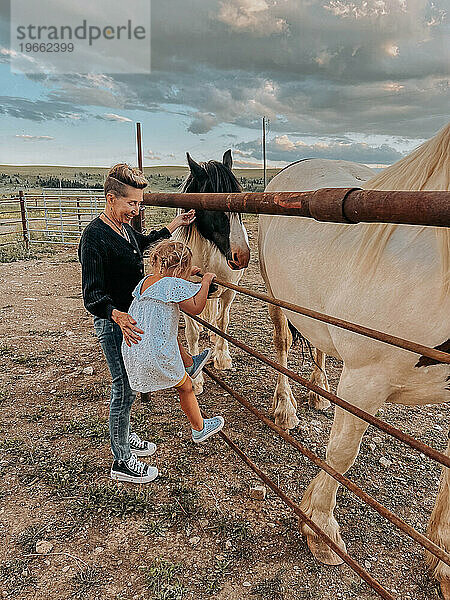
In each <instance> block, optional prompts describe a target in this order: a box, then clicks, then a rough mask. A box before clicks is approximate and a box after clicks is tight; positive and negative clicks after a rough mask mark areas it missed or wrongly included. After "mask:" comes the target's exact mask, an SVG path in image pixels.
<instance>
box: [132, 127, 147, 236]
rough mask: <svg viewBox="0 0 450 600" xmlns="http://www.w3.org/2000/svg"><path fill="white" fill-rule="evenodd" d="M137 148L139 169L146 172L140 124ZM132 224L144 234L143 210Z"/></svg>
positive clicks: (137, 134)
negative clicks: (143, 164)
mask: <svg viewBox="0 0 450 600" xmlns="http://www.w3.org/2000/svg"><path fill="white" fill-rule="evenodd" d="M136 147H137V161H138V167H139V170H140V171H142V172H144V169H143V166H142V134H141V124H140V123H136ZM131 224H132V226H133V227H134V229H136V231H139V232H142V230H143V229H144V227H145V214H144V211H143V210H141V212H140V213H139V214H138V215H137V216H136V217H134V219H133V221H132V223H131Z"/></svg>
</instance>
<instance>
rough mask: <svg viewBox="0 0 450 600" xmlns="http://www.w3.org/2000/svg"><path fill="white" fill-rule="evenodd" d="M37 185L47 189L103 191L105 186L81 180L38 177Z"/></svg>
mask: <svg viewBox="0 0 450 600" xmlns="http://www.w3.org/2000/svg"><path fill="white" fill-rule="evenodd" d="M36 185H37V186H38V187H46V188H59V187H61V188H84V189H87V188H89V189H94V190H101V189H103V184H101V183H88V182H86V181H82V180H80V179H64V178H59V177H52V176H50V177H40V176H38V177H36Z"/></svg>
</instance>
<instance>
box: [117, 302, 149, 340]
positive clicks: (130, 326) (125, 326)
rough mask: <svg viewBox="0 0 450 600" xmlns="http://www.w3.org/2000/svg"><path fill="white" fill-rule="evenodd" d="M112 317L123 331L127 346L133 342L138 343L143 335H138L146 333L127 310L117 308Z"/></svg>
mask: <svg viewBox="0 0 450 600" xmlns="http://www.w3.org/2000/svg"><path fill="white" fill-rule="evenodd" d="M111 319H112V320H113V321H114V322H115V323H117V325H118V326H119V327H120V329H121V330H122V333H123V339H124V340H125V343H126V345H127V346H129V347H130V346H131V344H132V343H133V344H137V343H138V342H139V340H140V339H141V337H140V336H139V335H138V334H139V333H144V332H143V331H142V329H139V327H136V321H135V320H134V319H133V317H132V316H130V315H129V314H128V313H126V312H121V311H120V310H117V309H116V308H115V309H114V310H113V311H112V313H111Z"/></svg>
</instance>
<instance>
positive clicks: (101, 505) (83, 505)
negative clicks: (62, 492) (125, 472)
mask: <svg viewBox="0 0 450 600" xmlns="http://www.w3.org/2000/svg"><path fill="white" fill-rule="evenodd" d="M74 507H75V508H77V509H78V510H79V511H80V512H81V513H82V514H85V515H87V514H90V515H96V514H101V516H103V517H105V516H119V517H123V516H124V515H131V514H146V513H148V512H149V511H151V510H154V503H153V493H152V490H151V489H150V488H148V487H146V488H143V489H140V488H136V487H118V486H117V485H114V484H98V485H97V484H90V485H88V486H87V487H86V488H85V489H83V493H82V494H81V495H80V496H79V497H78V498H76V500H74Z"/></svg>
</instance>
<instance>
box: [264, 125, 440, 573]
mask: <svg viewBox="0 0 450 600" xmlns="http://www.w3.org/2000/svg"><path fill="white" fill-rule="evenodd" d="M439 135H440V136H441V138H442V136H446V140H445V142H444V144H443V146H444V147H447V148H448V147H449V142H450V127H448V128H447V129H446V130H443V131H442V132H441V133H440V134H439ZM441 141H442V140H439V147H441V146H442V144H441V143H440V142H441ZM433 143H434V141H433V140H432V141H431V142H430V144H431V146H432V144H433ZM423 151H424V152H428V154H430V146H426V145H425V146H424V150H423ZM414 154H415V156H416V158H417V160H418V161H419V163H418V164H419V165H421V168H425V167H424V165H423V161H421V154H420V153H417V151H416V152H415V153H414ZM447 156H448V153H447ZM435 164H437V165H438V166H439V165H440V167H439V168H441V167H442V168H444V169H445V168H446V167H445V165H444V163H443V162H442V161H441V160H439V161H436V163H435ZM394 168H395V165H394V166H393V167H391V170H392V169H394ZM406 168H408V169H410V170H411V173H415V170H416V169H415V168H414V162H413V163H412V164H411V163H408V164H407V165H405V166H404V167H403V170H401V173H402V172H403V173H404V172H405V169H406ZM401 173H400V174H397V175H398V176H399V177H400V175H401ZM391 174H392V175H395V170H394V171H392V172H391ZM373 175H374V173H373V172H372V171H371V170H370V169H368V168H367V167H365V166H363V165H357V164H354V163H349V162H345V161H331V160H319V159H313V160H308V161H304V162H299V163H296V164H293V165H291V166H290V167H288V168H286V169H285V170H284V171H281V172H280V173H279V174H278V175H277V176H276V177H275V178H274V179H272V181H271V182H270V184H269V185H268V187H267V190H273V191H275V190H277V191H279V190H286V191H300V190H313V189H318V188H322V187H367V188H371V187H372V181H369V182H368V183H367V180H369V179H371V178H372V177H373ZM432 175H433V174H430V180H432V181H437V180H439V181H440V182H441V183H440V188H439V189H448V187H449V183H450V182H449V181H448V171H445V172H444V175H441V177H437V176H434V175H433V176H432ZM386 180H387V182H388V183H386ZM396 180H398V179H396V177H391V179H389V178H387V175H386V176H385V181H384V184H385V185H388V186H390V187H386V188H384V189H411V187H408V186H407V183H405V181H402V184H401V188H396V187H395V181H396ZM373 181H375V182H376V181H377V178H374V180H373ZM389 181H390V183H389ZM393 182H394V183H393ZM442 182H444V183H442ZM443 186H445V188H444V187H443ZM374 187H376V185H375V186H374ZM259 225H260V229H259V244H260V246H259V252H260V261H261V270H262V273H263V277H264V279H265V281H266V283H267V286H268V288H269V290H270V291H271V292H272V293H273V294H274V295H275V296H276V297H278V298H281V299H283V300H287V301H290V302H293V303H295V304H299V305H300V306H306V307H309V308H312V309H315V310H318V311H321V312H324V313H327V314H330V315H334V316H337V317H341V318H343V319H346V320H348V321H352V322H354V323H359V324H362V325H365V326H367V327H371V328H374V329H378V330H381V331H386V332H388V333H391V334H393V335H397V336H400V337H403V338H406V339H410V340H414V341H417V342H420V343H422V344H425V345H428V346H437V345H439V344H441V343H443V342H445V341H446V340H447V339H448V338H449V337H450V335H449V334H450V296H449V294H448V293H447V294H443V289H445V283H446V278H447V272H446V266H447V265H448V264H449V252H450V249H449V247H448V232H444V233H442V232H441V231H439V230H438V228H432V227H411V226H402V225H400V226H385V225H378V226H377V225H368V224H359V225H344V224H333V223H318V222H316V221H314V220H312V219H305V218H301V217H279V216H265V215H261V216H260V218H259ZM377 236H378V237H377ZM363 257H365V259H366V260H367V259H369V260H370V259H372V260H373V261H374V262H375V263H376V264H375V267H374V268H373V269H370V268H367V267H370V265H365V264H364V263H363V261H362V258H363ZM443 284H444V285H443ZM284 314H285V315H286V317H287V318H288V319H289V320H290V321H291V322H292V324H293V325H294V326H295V327H296V328H297V329H298V330H299V331H300V332H301V333H302V334H303V335H304V336H305V337H306V338H307V339H308V340H309V341H310V342H311V343H312V344H313V345H314V346H316V347H317V348H318V349H320V350H321V351H322V352H326V353H327V354H330V355H332V356H334V357H336V358H338V359H341V360H342V361H343V362H344V367H343V371H342V375H341V378H340V381H339V386H338V395H340V396H341V397H343V398H344V399H346V400H347V401H349V402H350V403H352V404H354V405H356V406H359V407H361V408H363V409H364V410H366V411H368V412H370V413H372V414H374V413H375V412H376V411H377V410H378V408H379V407H380V406H382V404H383V403H384V402H385V401H389V402H395V403H403V404H409V405H420V404H426V403H441V402H448V401H449V400H450V391H449V389H448V381H446V380H447V377H448V376H449V374H450V367H449V366H448V365H443V364H440V365H434V366H430V367H421V368H416V367H415V364H416V363H417V361H418V358H419V357H418V356H417V355H415V354H413V353H411V352H407V351H405V350H402V349H399V348H395V347H392V346H389V345H387V344H383V343H382V342H378V341H376V340H371V339H369V338H365V337H363V336H360V335H357V334H354V333H351V332H349V331H345V330H343V329H339V328H337V327H333V326H331V325H327V324H325V323H321V322H319V321H315V320H313V319H309V318H307V317H303V316H301V315H298V314H296V313H291V312H289V311H284ZM283 331H286V328H284V329H283ZM278 345H279V346H280V347H281V346H282V344H281V343H280V341H279V342H278ZM277 389H278V388H277ZM282 391H283V393H282V394H281V395H280V397H279V398H277V397H275V399H274V402H275V408H276V404H277V401H278V400H279V401H280V403H283V404H284V406H283V407H282V410H280V409H279V410H278V413H279V414H282V415H284V418H285V423H284V424H282V425H283V426H286V423H287V424H288V423H289V422H290V421H292V416H293V415H294V416H295V409H294V406H293V403H292V402H291V401H290V398H289V393H288V392H287V391H286V386H285V385H283V386H282ZM287 426H288V425H287ZM365 429H366V425H365V424H364V423H363V422H361V421H359V419H356V418H355V417H353V416H352V415H350V414H349V413H345V412H344V411H342V410H341V409H339V408H337V409H336V412H335V420H334V423H333V427H332V431H331V435H330V440H329V444H328V447H327V460H328V462H329V463H330V464H331V465H332V466H334V467H335V468H336V469H337V470H338V471H340V472H342V473H344V472H345V471H346V470H347V469H349V468H350V466H351V465H352V464H353V462H354V460H355V458H356V456H357V454H358V451H359V444H360V441H361V437H362V435H363V433H364V431H365ZM337 487H338V486H337V484H336V482H335V481H334V480H333V479H331V478H330V477H329V476H328V475H327V474H326V473H324V472H321V473H320V474H319V475H318V476H317V477H316V478H315V479H314V480H313V481H312V482H311V484H310V485H309V487H308V489H307V490H306V492H305V495H304V498H303V500H302V508H303V510H304V511H305V512H306V513H307V514H308V516H310V517H311V518H313V520H314V521H315V522H316V523H317V524H319V525H320V526H321V527H323V528H324V529H325V531H326V532H327V533H328V535H330V537H331V538H332V539H334V540H335V541H336V542H337V543H339V544H341V545H342V546H344V544H343V542H342V540H341V538H340V535H339V526H338V524H337V522H336V520H335V519H334V516H333V509H334V506H335V498H336V490H337ZM437 502H438V504H439V503H441V504H442V503H447V502H448V494H447V495H445V494H443V493H441V494H440V496H439V497H438V501H437ZM436 514H437V515H447V514H448V507H447V506H446V510H438V511H437V512H436V511H435V521H434V522H433V527H432V528H431V529H432V530H431V531H430V535H431V536H432V537H434V538H435V539H436V541H437V543H439V544H440V545H441V546H443V547H444V548H446V550H447V551H449V550H450V531H449V527H448V524H447V525H446V526H442V523H440V524H439V523H438V522H436V520H437V519H436ZM437 530H439V534H436V535H434V533H433V532H434V531H437ZM304 532H305V533H306V534H307V536H308V543H309V545H310V548H311V549H312V550H313V552H314V554H315V555H316V556H317V557H318V558H319V559H320V560H323V562H330V563H333V561H335V560H336V555H334V554H333V553H332V552H331V551H330V550H329V549H328V548H327V547H325V546H324V545H322V544H321V543H320V541H319V542H318V540H317V539H315V537H314V535H313V532H312V531H310V530H308V529H307V528H304ZM443 535H445V536H446V539H443ZM434 566H435V565H434ZM436 573H438V575H439V578H440V579H450V569H449V568H448V567H446V566H445V565H442V563H439V566H438V568H437V570H436Z"/></svg>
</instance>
